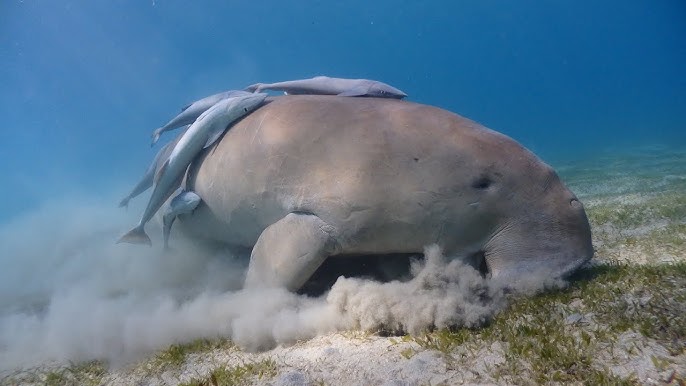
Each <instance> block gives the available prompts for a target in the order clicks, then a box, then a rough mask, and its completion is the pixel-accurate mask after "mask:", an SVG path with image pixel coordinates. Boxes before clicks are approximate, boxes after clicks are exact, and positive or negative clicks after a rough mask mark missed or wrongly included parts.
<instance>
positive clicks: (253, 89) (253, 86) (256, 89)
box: [245, 83, 264, 92]
mask: <svg viewBox="0 0 686 386" xmlns="http://www.w3.org/2000/svg"><path fill="white" fill-rule="evenodd" d="M263 84H264V83H255V84H251V85H250V86H248V87H246V88H245V91H250V92H260V91H262V85H263Z"/></svg>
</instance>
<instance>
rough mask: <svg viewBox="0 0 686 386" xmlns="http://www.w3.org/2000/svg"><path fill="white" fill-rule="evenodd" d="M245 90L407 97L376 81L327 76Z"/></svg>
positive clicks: (262, 85)
mask: <svg viewBox="0 0 686 386" xmlns="http://www.w3.org/2000/svg"><path fill="white" fill-rule="evenodd" d="M245 90H246V91H253V92H262V91H264V90H275V91H283V92H285V93H286V94H314V95H339V96H369V97H377V98H395V99H403V98H405V97H406V96H407V94H405V93H404V92H402V91H400V90H398V89H397V88H395V87H393V86H389V85H387V84H386V83H382V82H379V81H376V80H368V79H344V78H329V77H328V76H315V77H314V78H310V79H300V80H289V81H285V82H277V83H255V84H253V85H250V86H248V87H246V88H245Z"/></svg>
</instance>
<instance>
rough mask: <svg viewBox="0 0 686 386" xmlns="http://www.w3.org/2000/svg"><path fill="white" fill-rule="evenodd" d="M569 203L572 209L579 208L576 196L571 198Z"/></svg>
mask: <svg viewBox="0 0 686 386" xmlns="http://www.w3.org/2000/svg"><path fill="white" fill-rule="evenodd" d="M569 205H571V206H572V208H574V209H580V208H581V203H580V202H579V200H577V199H576V198H572V199H571V201H569Z"/></svg>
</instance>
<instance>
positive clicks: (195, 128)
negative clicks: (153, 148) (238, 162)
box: [117, 93, 267, 245]
mask: <svg viewBox="0 0 686 386" xmlns="http://www.w3.org/2000/svg"><path fill="white" fill-rule="evenodd" d="M266 97H267V94H262V93H260V94H250V95H247V96H241V97H234V98H227V99H222V100H220V101H219V102H217V104H215V105H214V106H212V107H211V108H210V109H209V110H207V111H205V112H204V113H202V115H200V117H198V119H197V120H196V121H195V122H194V123H193V124H192V125H191V127H190V128H188V131H186V132H185V133H184V134H183V136H182V137H181V139H180V140H179V142H178V143H177V144H176V146H174V150H172V152H171V154H170V155H169V159H167V161H165V163H164V164H163V165H162V168H160V170H159V171H158V172H157V174H156V176H155V188H154V189H153V192H152V195H151V196H150V200H149V201H148V206H147V207H146V208H145V212H143V216H142V217H141V219H140V222H139V223H138V225H137V226H136V227H134V228H133V229H132V230H130V231H129V232H128V233H126V234H125V235H123V236H122V237H121V238H120V239H119V240H118V241H117V243H130V244H147V245H152V243H151V241H150V237H148V235H147V234H146V233H145V229H144V227H145V224H146V223H147V222H148V221H149V220H150V219H151V218H152V216H153V215H155V213H156V212H157V211H158V210H159V209H160V207H161V206H162V204H164V202H165V201H166V200H167V199H168V198H169V196H170V195H171V194H172V193H173V192H174V190H175V189H176V187H177V186H179V182H180V180H181V179H182V178H183V176H184V174H185V173H186V169H187V168H188V165H189V164H190V163H191V162H192V161H193V159H194V158H195V157H196V156H197V155H198V153H199V152H200V151H201V150H202V149H203V148H205V147H208V146H210V145H211V144H212V143H214V142H215V141H216V140H217V139H218V138H219V137H220V136H221V135H222V133H224V131H225V130H226V128H227V126H228V125H230V124H231V123H233V122H235V121H236V120H238V119H239V118H241V117H243V116H244V115H246V114H248V113H250V112H252V111H253V110H255V109H257V108H258V107H259V106H260V105H261V104H262V102H264V99H265V98H266Z"/></svg>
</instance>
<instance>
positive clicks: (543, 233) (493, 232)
mask: <svg viewBox="0 0 686 386" xmlns="http://www.w3.org/2000/svg"><path fill="white" fill-rule="evenodd" d="M194 166H197V168H196V167H194V168H192V170H189V172H188V173H189V174H188V176H187V178H188V180H187V188H188V189H190V190H192V191H194V192H195V193H197V194H198V196H199V197H200V198H201V199H202V202H201V203H200V205H198V207H197V208H196V209H195V211H193V213H192V214H186V215H180V216H179V219H178V221H177V222H178V225H177V226H178V227H179V230H180V231H181V232H182V233H183V234H185V235H187V236H189V237H191V238H195V239H206V240H207V241H211V242H215V243H216V242H219V243H222V244H224V245H226V246H237V247H248V248H252V253H251V256H250V263H249V267H248V272H247V277H246V282H245V285H246V286H248V287H251V286H281V287H286V288H288V289H289V290H297V289H299V288H301V286H302V285H303V284H304V283H305V282H306V281H307V279H308V278H309V277H310V276H311V275H312V274H313V273H314V272H315V270H316V269H317V268H318V267H319V266H320V265H321V264H322V262H323V261H324V260H325V259H326V258H327V257H329V256H333V255H354V254H355V255H360V254H364V255H375V254H390V253H418V254H419V253H422V252H423V250H424V246H426V245H430V244H437V245H438V246H439V247H440V248H441V249H442V250H443V251H444V253H445V254H446V256H453V257H454V258H461V259H464V260H465V261H467V262H470V263H471V264H472V265H474V266H476V267H481V268H482V270H483V272H484V274H485V275H490V276H491V277H493V278H501V279H503V280H505V281H506V282H510V283H517V282H518V281H519V280H523V279H527V277H529V276H531V275H541V274H543V275H547V276H550V277H561V276H564V275H567V274H569V273H570V272H572V271H574V270H576V269H577V268H578V267H580V266H581V265H582V264H584V263H585V262H586V261H588V260H589V259H590V258H591V257H592V256H593V247H592V245H591V230H590V227H589V223H588V219H587V217H586V213H585V211H584V207H583V205H582V204H581V202H580V201H579V200H578V199H577V197H576V196H575V195H574V194H573V193H572V192H571V191H570V190H569V189H567V188H566V187H565V185H564V184H563V183H562V182H561V180H560V178H559V177H558V175H557V174H556V173H555V171H554V170H553V169H552V168H551V167H550V166H548V165H547V164H545V163H544V162H543V161H541V160H540V159H539V158H538V157H536V156H535V155H534V154H533V153H531V152H530V151H529V150H527V149H525V148H524V147H523V146H521V145H520V144H519V143H517V142H516V141H514V140H513V139H511V138H509V137H507V136H505V135H503V134H500V133H498V132H496V131H493V130H490V129H487V128H485V127H484V126H482V125H480V124H478V123H476V122H473V121H471V120H469V119H466V118H463V117H461V116H458V115H456V114H454V113H451V112H449V111H446V110H442V109H439V108H436V107H431V106H427V105H422V104H417V103H410V102H406V101H401V100H395V99H386V98H344V97H338V96H313V95H297V96H281V97H276V98H274V99H273V100H271V101H268V103H267V104H266V105H264V106H263V107H261V108H260V109H259V110H257V111H255V112H253V113H252V114H250V115H248V116H246V117H245V118H244V119H243V120H241V121H240V122H238V123H237V124H236V125H234V126H233V127H232V129H231V130H229V131H228V132H227V133H226V135H224V137H223V138H222V139H221V140H220V141H218V142H217V143H216V144H215V145H214V146H213V147H212V148H209V149H207V150H206V151H205V152H204V153H203V155H202V156H201V157H199V158H198V160H197V161H196V163H194Z"/></svg>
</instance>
